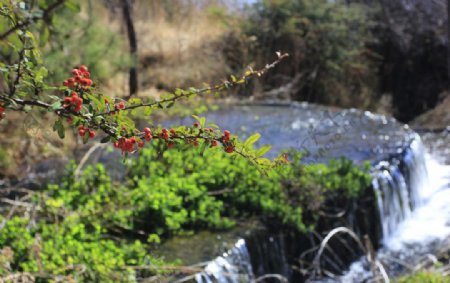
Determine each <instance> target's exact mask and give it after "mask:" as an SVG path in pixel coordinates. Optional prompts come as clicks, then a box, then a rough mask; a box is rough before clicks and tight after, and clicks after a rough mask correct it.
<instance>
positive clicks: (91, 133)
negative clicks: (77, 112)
mask: <svg viewBox="0 0 450 283" xmlns="http://www.w3.org/2000/svg"><path fill="white" fill-rule="evenodd" d="M95 135H96V134H95V131H94V130H89V137H90V138H91V139H92V138H94V137H95Z"/></svg>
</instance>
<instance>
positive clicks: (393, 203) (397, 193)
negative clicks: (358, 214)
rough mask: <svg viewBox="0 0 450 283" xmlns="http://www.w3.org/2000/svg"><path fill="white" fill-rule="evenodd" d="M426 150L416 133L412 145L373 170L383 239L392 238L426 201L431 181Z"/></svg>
mask: <svg viewBox="0 0 450 283" xmlns="http://www.w3.org/2000/svg"><path fill="white" fill-rule="evenodd" d="M424 156H425V150H424V146H423V144H422V141H421V139H420V136H419V135H417V134H415V135H414V136H413V138H412V142H411V144H410V146H409V147H407V148H405V149H403V152H401V153H400V155H399V156H396V157H394V158H391V160H389V161H381V162H379V163H378V164H377V165H376V166H374V169H373V171H372V175H373V177H374V178H373V182H372V184H373V188H374V190H375V194H376V197H377V204H378V210H379V214H380V221H381V226H382V227H381V228H382V232H383V239H388V238H389V237H390V236H391V235H392V234H393V232H394V231H395V230H396V228H397V227H398V225H399V223H401V222H402V221H404V220H405V219H407V218H408V217H409V216H410V215H411V213H412V211H413V210H414V209H415V208H416V207H418V206H419V205H420V203H421V202H422V196H421V191H420V190H421V189H422V188H423V187H424V184H426V183H427V180H428V173H427V167H426V164H425V159H424Z"/></svg>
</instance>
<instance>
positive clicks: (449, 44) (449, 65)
mask: <svg viewBox="0 0 450 283" xmlns="http://www.w3.org/2000/svg"><path fill="white" fill-rule="evenodd" d="M447 75H448V78H447V79H448V83H449V88H450V0H447Z"/></svg>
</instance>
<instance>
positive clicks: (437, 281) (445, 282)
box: [395, 271, 450, 283]
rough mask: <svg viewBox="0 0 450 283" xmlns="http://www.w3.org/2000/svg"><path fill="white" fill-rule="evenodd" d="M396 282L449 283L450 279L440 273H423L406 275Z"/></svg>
mask: <svg viewBox="0 0 450 283" xmlns="http://www.w3.org/2000/svg"><path fill="white" fill-rule="evenodd" d="M395 282H398V283H449V282H450V278H449V277H448V276H444V275H441V274H439V273H434V272H427V271H421V272H418V273H416V274H414V275H405V276H403V277H400V278H399V279H398V280H396V281H395Z"/></svg>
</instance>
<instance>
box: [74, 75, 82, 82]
mask: <svg viewBox="0 0 450 283" xmlns="http://www.w3.org/2000/svg"><path fill="white" fill-rule="evenodd" d="M74 79H75V81H76V82H77V83H79V82H81V80H82V78H81V76H79V75H78V76H75V78H74Z"/></svg>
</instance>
